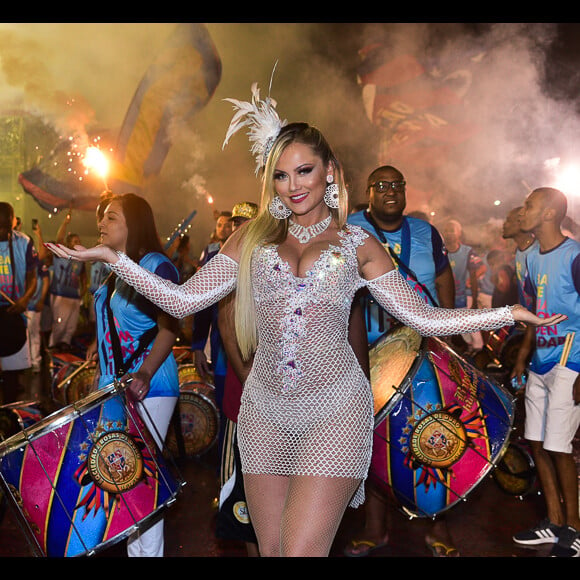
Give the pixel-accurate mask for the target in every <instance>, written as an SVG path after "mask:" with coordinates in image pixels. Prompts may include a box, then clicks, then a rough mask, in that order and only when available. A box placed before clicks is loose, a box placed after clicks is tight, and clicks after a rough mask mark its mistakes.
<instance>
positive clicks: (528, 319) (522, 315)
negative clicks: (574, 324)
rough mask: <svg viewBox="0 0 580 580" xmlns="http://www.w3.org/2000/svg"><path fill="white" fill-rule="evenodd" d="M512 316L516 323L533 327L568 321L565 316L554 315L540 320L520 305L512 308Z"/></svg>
mask: <svg viewBox="0 0 580 580" xmlns="http://www.w3.org/2000/svg"><path fill="white" fill-rule="evenodd" d="M512 316H513V317H514V320H515V321H516V322H524V323H525V324H531V325H533V326H552V325H554V324H558V323H559V322H562V321H563V320H567V319H568V317H567V316H566V315H565V314H554V315H553V316H548V318H540V317H539V316H536V315H535V314H534V313H533V312H530V311H529V310H528V309H527V308H524V307H523V306H522V305H521V304H516V305H515V306H514V307H513V308H512Z"/></svg>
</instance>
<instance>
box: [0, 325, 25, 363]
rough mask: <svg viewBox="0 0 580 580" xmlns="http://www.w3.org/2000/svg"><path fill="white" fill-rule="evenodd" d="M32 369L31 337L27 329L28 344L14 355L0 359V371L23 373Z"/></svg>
mask: <svg viewBox="0 0 580 580" xmlns="http://www.w3.org/2000/svg"><path fill="white" fill-rule="evenodd" d="M28 368H30V336H29V332H28V328H26V342H25V343H24V346H23V347H22V348H21V349H20V350H19V351H18V352H15V353H14V354H11V355H9V356H2V357H0V370H3V371H21V370H24V369H28Z"/></svg>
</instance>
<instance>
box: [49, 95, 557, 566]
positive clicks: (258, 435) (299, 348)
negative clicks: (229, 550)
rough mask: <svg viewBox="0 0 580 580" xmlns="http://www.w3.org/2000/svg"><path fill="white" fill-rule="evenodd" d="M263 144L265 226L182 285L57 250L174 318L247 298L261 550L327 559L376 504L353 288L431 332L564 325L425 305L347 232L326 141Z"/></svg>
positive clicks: (515, 313) (245, 441) (123, 262)
mask: <svg viewBox="0 0 580 580" xmlns="http://www.w3.org/2000/svg"><path fill="white" fill-rule="evenodd" d="M256 97H257V95H256V92H254V103H253V105H258V106H257V107H254V109H253V111H254V112H253V115H254V119H253V120H252V121H251V122H252V123H254V125H256V124H257V125H259V126H261V127H263V125H264V124H263V123H262V125H260V122H261V121H260V116H259V113H260V111H261V110H263V109H264V108H267V109H268V113H269V114H272V111H273V106H274V105H275V104H274V103H273V102H272V101H269V100H268V99H267V100H265V101H259V99H258V98H256ZM236 103H237V102H235V104H236ZM236 117H237V118H238V119H239V115H236ZM276 118H277V117H276ZM237 125H238V127H237V128H239V126H240V124H239V123H238V124H237ZM241 126H243V125H241ZM236 130H237V129H236ZM231 133H232V131H230V135H231ZM226 141H227V139H226ZM256 143H257V144H259V147H257V146H256V144H255V146H254V147H253V148H252V151H254V152H255V153H256V154H257V158H258V164H260V163H261V164H262V166H264V164H265V166H264V173H263V188H262V197H261V208H260V212H259V214H258V216H257V217H256V218H255V219H254V220H252V221H251V222H248V223H247V224H244V225H243V226H242V227H241V228H239V229H238V230H237V231H236V232H234V233H233V234H232V235H231V236H230V238H229V239H228V241H227V242H226V243H225V244H224V246H223V247H222V249H221V251H220V253H219V254H217V256H215V257H214V258H213V259H212V260H211V261H210V262H208V263H207V264H206V265H205V266H204V267H203V268H201V269H200V270H199V271H198V272H196V274H194V276H193V277H192V278H190V279H189V280H188V281H187V282H185V283H184V284H183V285H177V284H172V283H170V282H168V281H166V280H163V279H161V278H158V277H156V276H155V275H153V274H151V273H149V272H146V271H145V270H144V269H142V268H140V267H139V266H138V265H137V264H135V263H134V262H132V261H131V260H130V259H128V258H127V256H126V255H125V254H123V253H122V252H115V251H113V250H112V249H111V248H109V247H107V246H103V245H101V246H97V247H94V248H91V249H82V248H78V249H75V250H70V249H68V248H64V247H55V246H51V247H50V249H51V250H52V251H54V252H55V253H56V254H57V255H64V256H71V257H72V258H74V259H80V260H101V261H106V262H108V263H109V264H111V267H112V269H113V270H114V272H115V273H116V274H117V275H118V276H119V277H121V278H123V279H124V280H126V281H127V282H128V283H129V284H130V285H132V286H134V287H135V288H136V289H137V290H138V292H140V293H142V294H143V295H145V296H146V297H147V298H148V299H149V300H151V301H152V302H154V303H155V304H157V305H159V306H160V307H161V308H162V309H163V310H165V311H166V312H168V313H169V314H171V315H172V316H176V317H184V316H187V315H188V314H191V313H192V312H195V311H197V310H199V309H202V308H205V307H207V306H208V305H209V304H212V303H214V302H216V301H218V300H220V299H221V298H223V297H224V296H227V295H228V294H229V293H230V292H231V291H232V290H233V289H234V288H237V294H236V334H237V337H238V342H239V346H240V350H241V352H242V355H243V356H244V357H250V356H251V355H254V358H253V364H252V369H251V371H250V373H249V376H248V378H247V380H246V382H245V384H244V392H243V395H242V402H241V408H240V413H239V417H238V437H239V446H240V453H241V459H242V471H243V476H244V487H245V490H246V496H247V503H248V509H249V513H250V518H251V521H252V523H253V525H254V528H255V531H256V535H257V538H258V543H259V552H260V554H261V556H327V555H328V554H329V551H330V548H331V545H332V542H333V539H334V537H335V534H336V530H337V528H338V526H339V524H340V522H341V519H342V517H343V514H344V511H345V509H346V507H347V506H348V505H351V506H353V507H357V506H359V505H361V503H362V502H363V501H364V485H363V484H364V481H365V479H366V476H367V472H368V468H369V463H370V458H371V450H372V434H373V401H372V391H371V387H370V384H369V381H368V379H367V378H366V376H365V373H364V372H363V370H362V369H361V367H360V365H359V364H358V362H357V358H356V356H355V354H354V352H353V349H352V348H351V346H350V344H349V342H348V319H349V313H350V309H351V303H352V300H353V297H354V294H355V292H356V291H357V290H358V289H359V288H361V287H363V286H365V285H366V286H368V287H369V290H370V291H371V293H372V294H373V296H374V297H375V298H376V299H377V300H378V301H379V302H380V303H381V305H382V306H383V307H384V308H385V309H386V310H388V311H389V312H390V313H391V314H392V315H393V316H395V317H397V318H398V319H399V320H400V321H401V322H403V323H404V324H407V325H408V326H410V327H412V328H414V329H416V330H417V331H419V332H420V333H422V334H425V335H448V334H458V333H462V332H473V331H475V330H479V329H486V330H492V329H496V328H501V327H503V326H505V325H507V324H512V325H513V324H514V323H515V321H523V322H527V323H531V324H538V325H549V324H555V323H557V322H559V321H560V320H561V319H562V317H561V316H559V315H556V316H553V317H550V318H548V319H545V320H543V319H540V318H538V317H536V316H535V315H533V314H532V313H530V312H529V311H527V310H526V309H525V308H522V307H519V306H513V307H504V308H498V309H487V310H446V309H439V308H434V307H431V306H428V305H426V303H425V302H424V301H423V300H421V299H420V298H419V297H418V296H417V294H415V293H414V292H413V290H412V289H411V288H410V287H409V285H408V284H407V283H406V282H405V280H404V279H403V278H402V277H401V275H400V274H399V273H398V272H397V270H396V269H395V268H394V265H393V262H392V261H391V258H390V257H389V255H388V254H387V253H386V252H385V250H384V249H383V247H382V246H381V245H380V243H379V242H378V241H377V240H376V239H375V238H374V237H373V236H369V235H368V234H366V233H365V232H364V231H363V230H362V229H361V228H358V227H357V226H350V225H346V224H345V222H346V214H347V192H346V188H345V185H344V181H343V176H342V170H341V166H340V164H339V162H338V160H337V159H336V157H335V156H334V154H333V152H332V150H331V148H330V146H329V145H328V143H327V142H326V139H325V138H324V136H323V135H322V134H321V133H320V131H318V130H317V129H316V128H314V127H312V126H310V125H307V124H305V123H293V124H289V125H287V124H285V123H282V122H280V123H278V126H277V127H275V130H274V131H273V132H270V135H267V132H262V133H260V134H259V136H258V137H257V139H256Z"/></svg>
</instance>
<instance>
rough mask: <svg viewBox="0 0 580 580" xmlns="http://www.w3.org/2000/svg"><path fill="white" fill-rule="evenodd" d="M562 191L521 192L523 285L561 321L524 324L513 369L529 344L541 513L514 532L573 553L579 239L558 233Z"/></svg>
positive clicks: (530, 419) (579, 418)
mask: <svg viewBox="0 0 580 580" xmlns="http://www.w3.org/2000/svg"><path fill="white" fill-rule="evenodd" d="M566 210H567V200H566V196H565V195H564V194H563V193H562V192H561V191H559V190H557V189H554V188H551V187H541V188H538V189H535V190H534V191H532V192H531V193H530V195H529V196H528V197H527V198H526V201H525V203H524V209H523V212H522V215H521V228H522V229H523V230H524V231H528V232H532V233H533V234H534V236H535V237H536V240H537V247H536V249H535V250H533V251H532V252H531V253H530V254H528V256H527V276H526V280H525V290H526V292H527V293H528V294H530V295H531V296H532V297H533V299H534V310H535V312H536V313H537V314H538V315H539V316H542V315H545V316H549V314H550V313H552V312H561V313H562V314H566V315H567V316H568V319H567V320H565V321H563V322H561V323H560V324H558V325H556V326H554V327H553V328H552V329H550V331H549V332H546V331H542V329H540V328H538V329H537V330H535V331H534V329H533V328H531V327H530V328H528V329H527V330H526V333H525V337H524V341H523V343H522V346H521V348H520V351H519V353H518V359H517V361H516V364H515V366H514V369H513V371H512V375H513V376H520V375H521V373H522V372H523V371H524V370H525V361H526V360H527V359H528V357H529V355H530V353H531V352H532V350H533V354H532V359H531V363H530V365H529V377H528V382H527V385H526V388H525V409H526V418H525V437H526V439H528V440H529V442H530V446H531V449H532V455H533V457H534V460H535V464H536V469H537V473H538V477H539V480H540V485H541V488H542V492H543V495H544V499H545V502H546V509H547V517H546V518H545V519H544V520H543V521H541V522H540V523H539V524H538V526H536V527H534V528H532V529H531V530H527V531H524V532H519V533H517V534H516V535H515V536H514V538H513V539H514V541H515V542H517V543H519V544H524V545H535V544H542V543H552V544H554V546H553V548H552V551H551V555H552V556H564V557H570V556H572V557H577V556H580V514H579V508H578V473H577V468H576V463H575V460H574V456H573V445H572V442H573V439H574V436H575V434H576V431H577V429H578V426H579V425H580V404H579V403H580V385H578V384H577V383H580V381H578V380H577V379H578V377H579V374H578V373H579V371H580V335H579V336H576V335H577V334H579V331H580V243H578V242H577V241H575V240H572V239H571V238H568V237H566V236H565V235H564V234H563V233H562V229H561V223H562V220H563V219H564V217H565V216H566Z"/></svg>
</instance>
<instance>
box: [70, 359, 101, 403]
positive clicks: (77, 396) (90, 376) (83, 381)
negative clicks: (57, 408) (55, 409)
mask: <svg viewBox="0 0 580 580" xmlns="http://www.w3.org/2000/svg"><path fill="white" fill-rule="evenodd" d="M96 374H97V365H96V364H95V363H93V364H91V365H90V366H87V367H85V368H83V369H82V370H80V371H79V372H78V373H76V374H75V375H74V377H72V378H71V380H70V382H69V383H68V385H67V387H66V401H67V403H68V404H70V403H74V402H76V401H80V400H81V399H84V398H85V397H86V396H87V395H88V394H89V393H90V392H91V391H92V390H93V387H94V386H95V375H96Z"/></svg>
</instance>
